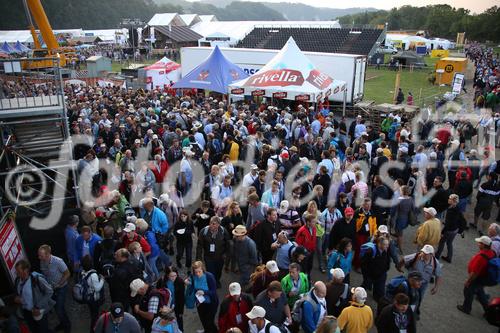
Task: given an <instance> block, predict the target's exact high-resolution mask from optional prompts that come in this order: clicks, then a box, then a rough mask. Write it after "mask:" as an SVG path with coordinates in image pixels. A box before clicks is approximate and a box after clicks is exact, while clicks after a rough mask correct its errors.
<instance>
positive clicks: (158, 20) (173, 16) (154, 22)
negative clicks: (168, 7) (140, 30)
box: [148, 13, 186, 26]
mask: <svg viewBox="0 0 500 333" xmlns="http://www.w3.org/2000/svg"><path fill="white" fill-rule="evenodd" d="M148 25H149V26H166V25H176V26H185V25H186V24H185V23H184V21H183V20H182V19H181V17H180V16H179V14H177V13H158V14H154V15H153V17H152V18H151V20H149V22H148Z"/></svg>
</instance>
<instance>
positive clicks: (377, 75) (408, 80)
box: [363, 58, 451, 106]
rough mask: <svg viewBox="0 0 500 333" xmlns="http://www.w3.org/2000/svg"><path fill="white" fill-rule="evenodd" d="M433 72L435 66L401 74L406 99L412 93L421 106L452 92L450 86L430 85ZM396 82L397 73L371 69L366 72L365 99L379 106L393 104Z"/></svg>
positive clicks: (415, 102) (415, 101) (401, 83)
mask: <svg viewBox="0 0 500 333" xmlns="http://www.w3.org/2000/svg"><path fill="white" fill-rule="evenodd" d="M429 59H430V58H429ZM426 60H427V59H426ZM431 60H433V59H431ZM433 71H434V66H433V65H432V66H429V67H428V68H427V69H426V70H418V71H414V72H412V73H410V72H409V71H407V70H406V71H403V72H402V73H401V80H400V87H401V89H402V90H403V93H404V94H405V98H406V96H408V92H409V91H410V92H411V93H412V94H413V99H414V104H415V105H418V106H421V105H423V104H426V105H427V104H432V103H433V101H434V96H439V95H442V94H444V93H445V92H447V91H450V90H451V88H450V87H448V86H445V87H439V86H437V85H432V84H430V83H429V81H428V77H429V73H430V72H433ZM395 80H396V72H395V71H391V70H387V69H379V70H377V69H376V68H375V67H369V68H368V69H367V70H366V82H365V96H364V98H363V99H364V100H373V101H375V103H377V104H381V103H392V102H393V96H394V84H395ZM420 89H422V95H421V97H420V99H419V96H420Z"/></svg>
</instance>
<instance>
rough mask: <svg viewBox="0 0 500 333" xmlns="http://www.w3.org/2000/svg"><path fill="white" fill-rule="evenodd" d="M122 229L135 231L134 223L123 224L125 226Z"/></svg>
mask: <svg viewBox="0 0 500 333" xmlns="http://www.w3.org/2000/svg"><path fill="white" fill-rule="evenodd" d="M123 231H125V232H131V231H135V224H133V223H127V224H126V225H125V228H123Z"/></svg>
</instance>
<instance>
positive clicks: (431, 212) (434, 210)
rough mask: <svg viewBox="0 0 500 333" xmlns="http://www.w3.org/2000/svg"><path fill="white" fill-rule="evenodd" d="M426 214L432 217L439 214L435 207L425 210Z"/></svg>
mask: <svg viewBox="0 0 500 333" xmlns="http://www.w3.org/2000/svg"><path fill="white" fill-rule="evenodd" d="M424 212H426V213H427V214H431V215H432V216H436V214H437V211H436V209H435V208H434V207H428V208H424Z"/></svg>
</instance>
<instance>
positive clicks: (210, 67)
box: [173, 46, 248, 94]
mask: <svg viewBox="0 0 500 333" xmlns="http://www.w3.org/2000/svg"><path fill="white" fill-rule="evenodd" d="M247 77H248V74H246V73H245V72H244V71H243V70H242V69H241V68H240V67H238V66H237V65H235V64H233V63H232V62H231V61H229V60H228V59H227V58H226V57H225V56H224V55H223V54H222V52H221V50H219V47H218V46H216V47H215V49H214V50H213V51H212V53H211V54H210V55H209V56H208V58H207V59H206V60H205V61H204V62H202V63H201V64H200V65H198V66H197V67H195V68H194V69H193V70H192V71H191V72H189V73H188V74H186V76H184V77H183V78H182V80H180V81H179V82H177V83H176V84H174V86H173V87H174V88H197V89H207V90H212V91H216V92H219V93H221V94H226V93H227V89H228V86H229V85H230V84H231V83H233V82H234V81H237V80H241V79H244V78H247Z"/></svg>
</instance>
